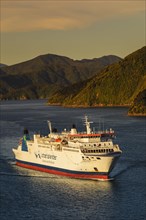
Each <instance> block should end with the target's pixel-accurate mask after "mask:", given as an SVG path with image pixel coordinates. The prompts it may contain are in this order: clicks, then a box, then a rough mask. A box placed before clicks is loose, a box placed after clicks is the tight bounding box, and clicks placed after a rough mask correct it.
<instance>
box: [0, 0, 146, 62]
mask: <svg viewBox="0 0 146 220" xmlns="http://www.w3.org/2000/svg"><path fill="white" fill-rule="evenodd" d="M0 4H1V5H0V6H1V7H0V11H1V22H0V31H1V33H0V63H3V64H7V65H13V64H16V63H20V62H23V61H26V60H30V59H32V58H34V57H37V56H39V55H42V54H48V53H51V54H57V55H62V56H67V57H69V58H72V59H74V60H81V59H92V58H98V57H102V56H104V55H111V54H112V55H117V56H120V57H121V58H124V57H125V56H127V55H129V54H130V53H132V52H134V51H136V50H138V49H140V48H142V47H143V46H144V45H145V39H146V38H145V26H146V24H145V18H146V3H145V0H112V1H111V0H94V1H92V0H64V1H63V0H52V1H51V0H1V1H0Z"/></svg>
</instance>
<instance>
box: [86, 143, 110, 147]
mask: <svg viewBox="0 0 146 220" xmlns="http://www.w3.org/2000/svg"><path fill="white" fill-rule="evenodd" d="M103 145H104V146H107V145H111V144H110V143H108V144H107V143H104V144H88V145H86V144H85V145H84V146H85V147H86V146H91V147H96V146H97V147H100V146H103Z"/></svg>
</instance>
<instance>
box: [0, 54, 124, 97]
mask: <svg viewBox="0 0 146 220" xmlns="http://www.w3.org/2000/svg"><path fill="white" fill-rule="evenodd" d="M120 60H121V58H119V57H117V56H113V55H109V56H104V57H101V58H94V59H91V60H89V59H84V60H72V59H70V58H68V57H64V56H59V55H53V54H47V55H41V56H38V57H36V58H34V59H32V60H29V61H26V62H23V63H19V64H16V65H12V66H2V67H1V68H0V99H1V100H3V99H39V98H48V97H49V96H50V95H51V94H52V93H53V92H55V91H57V90H58V89H60V88H62V87H64V86H70V85H72V84H74V83H78V82H82V81H84V80H86V79H89V78H91V77H93V76H94V75H95V74H97V73H99V72H100V71H101V70H103V69H104V68H105V67H106V66H108V65H110V64H112V63H115V62H119V61H120Z"/></svg>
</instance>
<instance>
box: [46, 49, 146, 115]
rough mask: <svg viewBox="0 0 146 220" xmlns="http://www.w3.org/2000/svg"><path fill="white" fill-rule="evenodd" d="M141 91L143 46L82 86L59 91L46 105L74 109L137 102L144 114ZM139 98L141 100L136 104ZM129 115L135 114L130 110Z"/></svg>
mask: <svg viewBox="0 0 146 220" xmlns="http://www.w3.org/2000/svg"><path fill="white" fill-rule="evenodd" d="M145 89H146V47H143V48H141V49H139V50H137V51H135V52H134V53H132V54H130V55H128V56H126V57H125V59H124V60H122V61H120V62H118V63H115V64H113V65H110V66H108V67H107V68H105V69H104V70H103V71H101V72H100V73H99V74H97V75H96V76H94V77H93V78H92V79H91V80H88V81H86V82H84V84H78V85H74V86H72V87H70V88H67V87H66V88H64V89H63V90H60V91H59V92H57V93H56V94H54V95H53V97H52V98H50V99H49V101H48V102H49V103H50V104H53V103H57V104H61V105H64V106H76V107H77V106H78V107H79V106H83V107H85V106H106V105H109V106H112V105H122V106H123V105H134V106H135V104H134V103H135V102H136V100H138V102H139V103H141V108H142V109H143V110H142V111H143V112H145V113H146V109H145V107H144V103H145V102H144V99H145V98H144V97H145V95H144V94H145V92H143V91H144V90H145ZM140 94H141V95H140ZM141 98H142V99H143V101H140V99H141ZM134 100H135V101H134ZM142 103H143V104H142ZM142 106H143V107H142ZM138 108H139V107H138ZM138 108H137V111H138ZM132 109H134V108H132ZM132 109H131V111H132ZM140 111H141V110H140ZM131 113H132V114H135V111H134V110H133V111H132V112H131Z"/></svg>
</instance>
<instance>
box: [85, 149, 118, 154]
mask: <svg viewBox="0 0 146 220" xmlns="http://www.w3.org/2000/svg"><path fill="white" fill-rule="evenodd" d="M111 152H114V150H113V149H99V150H87V149H83V150H82V153H111Z"/></svg>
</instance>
